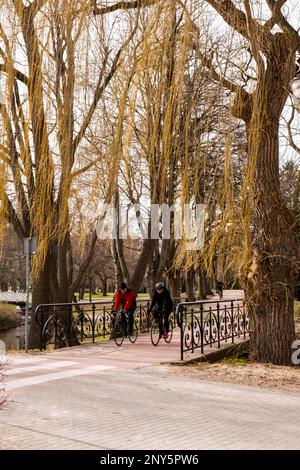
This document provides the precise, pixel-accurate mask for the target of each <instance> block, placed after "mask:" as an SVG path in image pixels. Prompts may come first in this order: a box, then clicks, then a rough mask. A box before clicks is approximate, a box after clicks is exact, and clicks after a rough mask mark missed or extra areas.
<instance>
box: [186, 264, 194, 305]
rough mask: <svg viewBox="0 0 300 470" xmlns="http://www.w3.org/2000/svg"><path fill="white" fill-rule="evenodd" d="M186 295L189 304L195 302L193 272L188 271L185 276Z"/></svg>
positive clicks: (191, 270)
mask: <svg viewBox="0 0 300 470" xmlns="http://www.w3.org/2000/svg"><path fill="white" fill-rule="evenodd" d="M185 285H186V295H187V299H188V301H189V302H194V300H195V271H194V269H190V270H189V271H187V272H186V275H185Z"/></svg>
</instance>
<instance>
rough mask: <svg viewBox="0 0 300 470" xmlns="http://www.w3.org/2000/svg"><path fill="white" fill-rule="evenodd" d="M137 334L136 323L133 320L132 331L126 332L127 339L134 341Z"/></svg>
mask: <svg viewBox="0 0 300 470" xmlns="http://www.w3.org/2000/svg"><path fill="white" fill-rule="evenodd" d="M137 336H138V325H137V322H134V324H133V330H132V333H128V338H129V341H130V342H131V343H135V342H136V339H137Z"/></svg>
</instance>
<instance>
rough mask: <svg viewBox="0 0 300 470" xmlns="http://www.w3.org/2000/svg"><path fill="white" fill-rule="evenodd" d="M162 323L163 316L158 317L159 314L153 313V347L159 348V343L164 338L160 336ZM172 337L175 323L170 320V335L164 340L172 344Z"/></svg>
mask: <svg viewBox="0 0 300 470" xmlns="http://www.w3.org/2000/svg"><path fill="white" fill-rule="evenodd" d="M162 322H163V317H162V314H161V315H157V313H152V321H151V327H150V337H151V342H152V344H153V346H157V345H158V343H159V340H160V339H161V338H162V336H161V334H160V332H161V326H162ZM172 337H173V322H172V320H169V334H168V336H167V337H165V336H163V338H164V340H165V342H166V343H170V342H171V340H172Z"/></svg>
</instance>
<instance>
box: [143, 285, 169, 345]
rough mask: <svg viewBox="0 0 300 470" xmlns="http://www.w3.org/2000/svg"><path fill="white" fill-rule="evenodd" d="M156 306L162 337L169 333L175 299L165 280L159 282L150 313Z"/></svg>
mask: <svg viewBox="0 0 300 470" xmlns="http://www.w3.org/2000/svg"><path fill="white" fill-rule="evenodd" d="M154 308H155V313H156V315H157V318H158V320H159V329H160V332H159V333H160V337H162V336H164V337H165V338H167V337H168V335H169V317H170V315H171V313H172V311H173V300H172V299H171V295H170V292H169V291H168V289H167V288H166V286H165V284H164V283H163V282H157V284H156V285H155V292H154V294H153V297H152V302H151V305H150V307H149V310H148V313H150V312H152V310H153V309H154Z"/></svg>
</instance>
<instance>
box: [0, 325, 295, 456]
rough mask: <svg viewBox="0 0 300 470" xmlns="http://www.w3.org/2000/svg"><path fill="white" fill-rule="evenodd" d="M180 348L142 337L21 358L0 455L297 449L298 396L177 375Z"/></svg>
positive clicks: (11, 384)
mask: <svg viewBox="0 0 300 470" xmlns="http://www.w3.org/2000/svg"><path fill="white" fill-rule="evenodd" d="M177 334H178V333H177ZM175 345H176V343H175V342H173V343H171V344H170V345H167V344H165V343H164V342H162V343H160V344H159V346H158V347H157V348H154V347H153V346H152V345H151V343H150V339H149V337H146V336H145V337H143V338H139V339H138V342H137V343H136V344H134V345H131V344H130V343H129V342H128V341H127V340H126V342H124V345H123V346H122V347H121V348H119V347H117V346H116V345H115V344H114V342H107V343H105V344H101V345H100V346H99V345H89V346H80V347H76V348H69V349H63V350H58V351H54V352H52V353H49V354H44V355H36V356H17V357H14V358H13V359H12V364H11V366H10V368H9V369H8V371H7V373H6V377H5V383H6V387H7V390H8V393H9V402H8V404H7V406H6V407H5V408H3V409H1V410H0V448H1V449H98V450H101V449H102V450H107V449H108V450H113V449H115V450H117V449H120V450H125V449H186V450H191V449H198V450H200V449H299V447H300V399H299V395H288V394H284V393H278V392H270V391H264V390H259V389H255V388H250V387H246V386H245V387H244V386H237V385H231V384H230V385H228V384H226V385H225V384H220V383H214V382H208V381H201V380H198V379H196V378H187V377H183V376H180V375H178V374H174V373H173V372H172V370H171V371H170V367H167V366H164V365H160V362H161V360H164V361H166V360H171V359H172V358H174V354H175ZM176 358H178V349H177V348H176Z"/></svg>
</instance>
